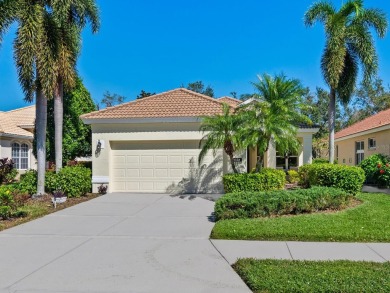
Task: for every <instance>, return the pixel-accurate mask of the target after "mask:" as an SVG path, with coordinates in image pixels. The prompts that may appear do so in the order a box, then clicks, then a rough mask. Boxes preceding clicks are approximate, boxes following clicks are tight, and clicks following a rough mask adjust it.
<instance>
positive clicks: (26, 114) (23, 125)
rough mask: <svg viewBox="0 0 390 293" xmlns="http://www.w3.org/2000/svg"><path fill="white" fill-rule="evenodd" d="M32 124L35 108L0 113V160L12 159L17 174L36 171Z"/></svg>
mask: <svg viewBox="0 0 390 293" xmlns="http://www.w3.org/2000/svg"><path fill="white" fill-rule="evenodd" d="M34 122H35V106H29V107H25V108H20V109H16V110H12V111H8V112H0V158H9V159H11V158H12V160H13V161H14V163H15V168H16V169H18V171H19V173H23V172H24V171H26V170H28V169H36V159H35V157H34V155H33V153H32V142H33V138H34V134H33V133H34Z"/></svg>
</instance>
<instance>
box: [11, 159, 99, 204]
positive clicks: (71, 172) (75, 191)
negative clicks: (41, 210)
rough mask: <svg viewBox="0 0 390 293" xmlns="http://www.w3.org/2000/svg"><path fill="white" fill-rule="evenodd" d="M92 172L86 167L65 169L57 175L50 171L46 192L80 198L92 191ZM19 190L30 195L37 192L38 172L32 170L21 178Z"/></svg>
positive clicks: (46, 181)
mask: <svg viewBox="0 0 390 293" xmlns="http://www.w3.org/2000/svg"><path fill="white" fill-rule="evenodd" d="M91 176H92V175H91V170H90V169H89V168H86V167H80V166H74V167H64V168H62V169H61V171H60V172H59V173H58V174H56V173H55V172H51V171H48V172H46V176H45V189H46V192H49V193H52V192H53V191H56V190H61V191H63V192H64V193H65V194H66V195H67V196H68V197H79V196H82V195H85V194H86V193H87V192H89V191H90V190H91V185H92V177H91ZM18 188H19V190H20V191H22V192H26V193H28V194H31V195H32V194H35V193H36V192H37V172H36V171H35V170H30V171H28V172H26V173H25V174H23V175H22V176H21V178H20V183H19V187H18Z"/></svg>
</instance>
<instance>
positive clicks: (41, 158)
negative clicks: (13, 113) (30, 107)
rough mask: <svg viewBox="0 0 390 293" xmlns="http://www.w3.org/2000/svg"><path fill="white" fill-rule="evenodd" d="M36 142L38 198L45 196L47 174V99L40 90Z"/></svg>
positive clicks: (38, 94) (37, 106) (37, 94)
mask: <svg viewBox="0 0 390 293" xmlns="http://www.w3.org/2000/svg"><path fill="white" fill-rule="evenodd" d="M35 111H36V118H35V119H36V121H35V127H36V136H37V137H36V141H37V162H38V166H37V169H38V182H37V196H41V195H44V194H45V172H46V125H47V99H46V97H45V96H44V94H43V92H42V91H41V90H40V89H38V90H37V93H36V110H35Z"/></svg>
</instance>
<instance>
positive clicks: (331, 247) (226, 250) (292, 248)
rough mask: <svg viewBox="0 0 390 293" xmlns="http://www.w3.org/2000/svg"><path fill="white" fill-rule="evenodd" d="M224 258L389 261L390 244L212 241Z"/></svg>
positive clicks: (235, 259) (231, 260) (229, 260)
mask: <svg viewBox="0 0 390 293" xmlns="http://www.w3.org/2000/svg"><path fill="white" fill-rule="evenodd" d="M211 241H212V242H213V244H214V246H215V247H216V248H217V249H218V251H219V252H220V253H221V254H222V255H223V256H224V257H225V259H226V260H227V261H228V262H229V263H230V264H233V263H235V262H236V261H237V259H238V258H257V259H270V258H271V259H290V260H341V259H342V260H352V261H373V262H386V261H390V243H339V242H283V241H241V240H237V241H235V240H211Z"/></svg>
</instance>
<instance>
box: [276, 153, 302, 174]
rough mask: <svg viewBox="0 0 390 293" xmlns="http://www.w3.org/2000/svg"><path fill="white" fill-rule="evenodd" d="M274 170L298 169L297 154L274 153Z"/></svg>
mask: <svg viewBox="0 0 390 293" xmlns="http://www.w3.org/2000/svg"><path fill="white" fill-rule="evenodd" d="M276 168H280V169H286V170H289V169H291V168H298V154H297V153H289V154H287V155H283V154H281V153H280V152H276Z"/></svg>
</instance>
